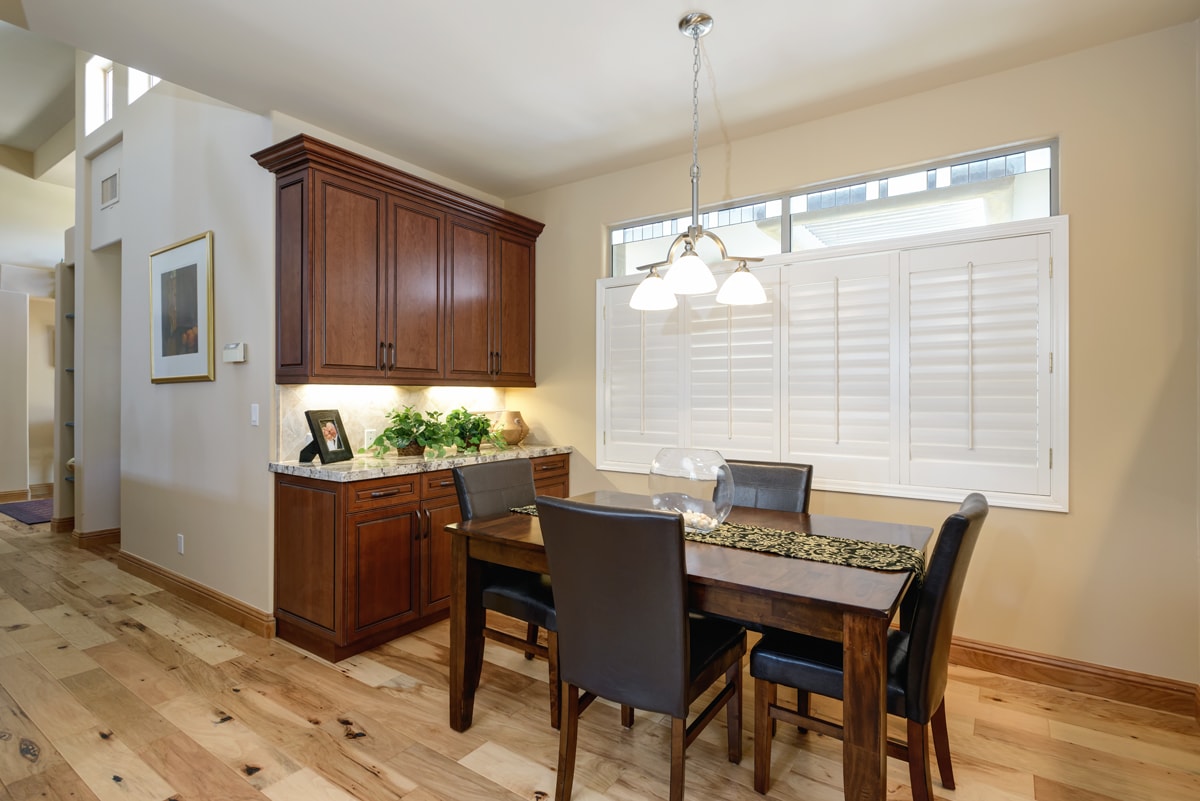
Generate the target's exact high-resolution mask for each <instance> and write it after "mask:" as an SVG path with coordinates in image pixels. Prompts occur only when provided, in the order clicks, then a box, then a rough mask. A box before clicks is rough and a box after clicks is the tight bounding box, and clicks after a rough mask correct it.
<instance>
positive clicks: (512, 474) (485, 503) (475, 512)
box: [451, 459, 537, 520]
mask: <svg viewBox="0 0 1200 801" xmlns="http://www.w3.org/2000/svg"><path fill="white" fill-rule="evenodd" d="M451 472H452V473H453V474H454V487H455V489H457V490H458V509H459V512H461V513H462V519H463V520H473V519H474V518H476V517H492V516H493V515H499V514H506V513H507V512H508V510H509V509H511V508H512V507H514V506H527V505H529V504H531V503H533V499H534V497H535V496H536V495H537V490H536V489H534V485H533V462H531V461H529V460H528V459H504V460H501V461H498V462H480V463H478V464H469V465H462V466H460V467H455V468H453V469H452V470H451Z"/></svg>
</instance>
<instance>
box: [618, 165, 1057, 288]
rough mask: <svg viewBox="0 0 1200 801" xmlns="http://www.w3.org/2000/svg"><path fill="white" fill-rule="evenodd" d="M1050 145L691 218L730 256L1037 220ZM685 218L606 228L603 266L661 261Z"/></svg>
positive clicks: (1049, 183) (1050, 171)
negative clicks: (607, 245)
mask: <svg viewBox="0 0 1200 801" xmlns="http://www.w3.org/2000/svg"><path fill="white" fill-rule="evenodd" d="M1057 153H1058V146H1057V143H1056V142H1049V143H1045V144H1039V145H1036V146H1033V147H1019V148H1007V149H1004V150H999V151H995V152H990V153H985V154H980V155H975V156H971V157H969V158H958V159H947V160H945V161H943V162H938V163H936V164H932V165H930V166H928V167H923V168H921V169H919V170H909V171H906V172H896V173H888V174H880V175H878V176H875V177H872V178H870V179H861V180H857V181H852V182H839V183H836V184H832V185H829V186H820V187H813V188H810V189H808V190H806V191H804V192H802V193H792V192H789V193H788V194H787V195H785V196H782V197H778V198H769V199H765V200H761V201H757V202H755V203H750V204H744V205H738V206H735V207H733V208H728V209H719V210H716V211H708V212H704V213H702V214H701V220H700V222H701V224H702V225H703V226H704V228H705V229H706V230H710V231H714V232H715V233H717V235H718V236H720V237H721V239H722V241H724V242H725V245H726V247H727V248H728V249H729V252H730V255H738V256H769V255H773V254H779V253H788V252H793V253H794V252H800V251H805V250H811V249H814V248H824V247H833V246H838V245H856V244H863V243H866V242H877V241H882V240H884V239H893V238H897V237H905V236H915V235H919V234H927V233H936V232H939V231H953V230H959V229H963V228H975V227H979V226H983V225H994V224H997V223H1005V222H1013V221H1018V220H1033V219H1044V218H1047V217H1050V216H1051V215H1053V214H1056V213H1057V199H1056V198H1057V184H1056V177H1055V176H1056V175H1057ZM785 219H786V220H787V222H788V224H786V225H785V224H784V220H785ZM690 222H691V217H680V218H656V219H652V220H649V221H646V222H641V223H638V224H636V225H624V226H617V227H614V228H613V229H612V231H611V251H610V258H611V270H610V272H609V274H610V275H613V276H621V275H637V274H639V273H638V270H637V268H638V267H639V266H643V265H647V264H654V263H656V262H660V261H662V260H663V259H665V258H666V255H667V248H668V247H669V246H670V244H671V242H672V241H673V240H674V238H675V237H676V236H678V235H679V234H681V233H684V232H686V231H687V227H688V225H689V223H690ZM706 247H707V248H711V249H712V252H706V251H705V248H706ZM715 250H716V248H715V246H713V245H712V244H711V243H709V242H707V241H705V242H702V243H701V245H700V255H701V256H702V257H704V258H705V259H706V260H709V261H711V260H712V259H713V258H714V257H715V255H716V254H715Z"/></svg>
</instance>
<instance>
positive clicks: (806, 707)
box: [796, 690, 812, 734]
mask: <svg viewBox="0 0 1200 801" xmlns="http://www.w3.org/2000/svg"><path fill="white" fill-rule="evenodd" d="M811 699H812V695H811V694H810V693H808V692H807V691H806V690H796V712H798V713H799V714H801V715H804V716H805V717H808V716H809V715H810V714H812V713H811V709H810V707H811ZM796 731H798V732H800V733H801V734H804V733H805V732H806V731H808V729H806V728H804V727H803V726H797V727H796Z"/></svg>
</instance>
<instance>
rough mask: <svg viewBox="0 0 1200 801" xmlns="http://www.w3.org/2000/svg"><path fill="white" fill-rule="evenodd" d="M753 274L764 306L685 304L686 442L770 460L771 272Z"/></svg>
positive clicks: (775, 436) (775, 397)
mask: <svg viewBox="0 0 1200 801" xmlns="http://www.w3.org/2000/svg"><path fill="white" fill-rule="evenodd" d="M755 275H756V276H757V277H758V279H759V281H760V282H761V283H762V284H763V288H764V289H765V290H766V293H767V301H768V302H767V303H764V304H761V305H757V306H726V305H723V304H720V303H717V301H716V295H715V294H708V295H691V296H688V297H687V298H686V304H685V305H686V307H687V316H686V326H687V329H686V336H685V337H684V342H685V351H684V353H683V354H682V355H683V358H684V361H685V363H686V375H687V397H686V404H685V406H686V408H687V410H688V416H687V418H686V419H687V431H688V437H687V441H688V444H689V446H690V447H693V448H709V449H712V450H716V451H720V453H721V455H722V456H724V457H725V458H726V459H759V460H769V461H777V460H778V459H779V426H778V422H777V421H778V419H779V302H778V299H777V293H778V292H777V284H778V280H779V279H778V276H779V268H778V267H771V268H767V269H763V270H756V271H755ZM720 280H721V276H718V281H720ZM680 300H681V301H682V300H684V299H683V298H681V299H680Z"/></svg>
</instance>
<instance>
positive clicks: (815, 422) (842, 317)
mask: <svg viewBox="0 0 1200 801" xmlns="http://www.w3.org/2000/svg"><path fill="white" fill-rule="evenodd" d="M896 264H897V255H896V253H895V252H887V253H872V254H866V255H862V256H851V257H847V258H839V259H828V260H824V261H821V262H815V263H807V264H802V265H797V266H795V267H792V268H791V269H790V270H785V271H784V273H783V274H784V276H785V278H784V283H783V292H784V293H785V297H786V303H785V307H786V322H787V325H786V334H785V341H786V367H785V371H786V372H785V382H784V386H785V387H786V403H787V415H786V417H785V419H784V421H783V424H784V441H785V448H784V452H783V460H784V461H788V462H799V463H811V464H813V465H814V467H815V468H816V469H815V474H816V475H817V476H819V477H820V478H821V479H823V480H828V481H829V482H830V483H841V482H850V483H851V484H852V483H853V482H873V483H894V482H895V480H896V476H895V475H893V473H894V472H895V470H894V467H893V465H894V463H895V459H894V453H895V449H896V447H897V443H898V440H897V439H896V437H895V436H894V420H895V416H896V412H895V409H894V408H893V406H894V397H895V393H894V391H893V389H894V385H895V377H894V372H895V361H896V358H895V349H896V343H895V338H894V332H895V323H896V314H897V304H896V300H895V295H896V292H895V286H896V281H895V275H896Z"/></svg>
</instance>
